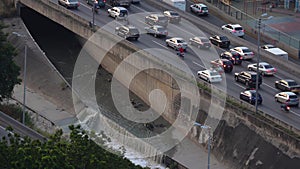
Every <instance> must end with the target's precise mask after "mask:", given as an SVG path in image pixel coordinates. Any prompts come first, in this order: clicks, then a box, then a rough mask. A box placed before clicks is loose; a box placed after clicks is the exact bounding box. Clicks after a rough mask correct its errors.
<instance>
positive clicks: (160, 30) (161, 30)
mask: <svg viewBox="0 0 300 169" xmlns="http://www.w3.org/2000/svg"><path fill="white" fill-rule="evenodd" d="M157 30H158V31H159V32H164V31H165V30H166V29H164V28H157Z"/></svg>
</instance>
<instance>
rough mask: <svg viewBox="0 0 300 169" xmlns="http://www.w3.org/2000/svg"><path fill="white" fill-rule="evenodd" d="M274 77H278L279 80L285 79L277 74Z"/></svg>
mask: <svg viewBox="0 0 300 169" xmlns="http://www.w3.org/2000/svg"><path fill="white" fill-rule="evenodd" d="M274 77H276V78H278V79H280V80H281V79H284V78H282V77H280V76H278V75H276V74H274Z"/></svg>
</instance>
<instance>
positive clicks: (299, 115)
mask: <svg viewBox="0 0 300 169" xmlns="http://www.w3.org/2000/svg"><path fill="white" fill-rule="evenodd" d="M290 112H291V113H293V114H294V115H296V116H298V117H300V114H298V113H296V112H293V111H291V110H290Z"/></svg>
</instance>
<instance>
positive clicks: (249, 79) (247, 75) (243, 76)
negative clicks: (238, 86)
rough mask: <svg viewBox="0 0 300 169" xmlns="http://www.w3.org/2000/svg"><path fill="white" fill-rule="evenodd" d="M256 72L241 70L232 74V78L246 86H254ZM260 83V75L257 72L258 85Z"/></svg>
mask: <svg viewBox="0 0 300 169" xmlns="http://www.w3.org/2000/svg"><path fill="white" fill-rule="evenodd" d="M256 77H257V74H256V72H251V71H242V72H240V73H235V74H234V79H235V81H237V82H240V83H244V84H245V85H246V86H248V87H256ZM261 84H262V77H261V75H260V74H259V79H258V87H260V85H261Z"/></svg>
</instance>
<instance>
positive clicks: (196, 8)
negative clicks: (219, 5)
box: [190, 4, 208, 16]
mask: <svg viewBox="0 0 300 169" xmlns="http://www.w3.org/2000/svg"><path fill="white" fill-rule="evenodd" d="M190 9H191V12H193V13H195V14H197V15H205V16H207V15H208V8H207V6H206V5H204V4H193V5H191V6H190Z"/></svg>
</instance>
